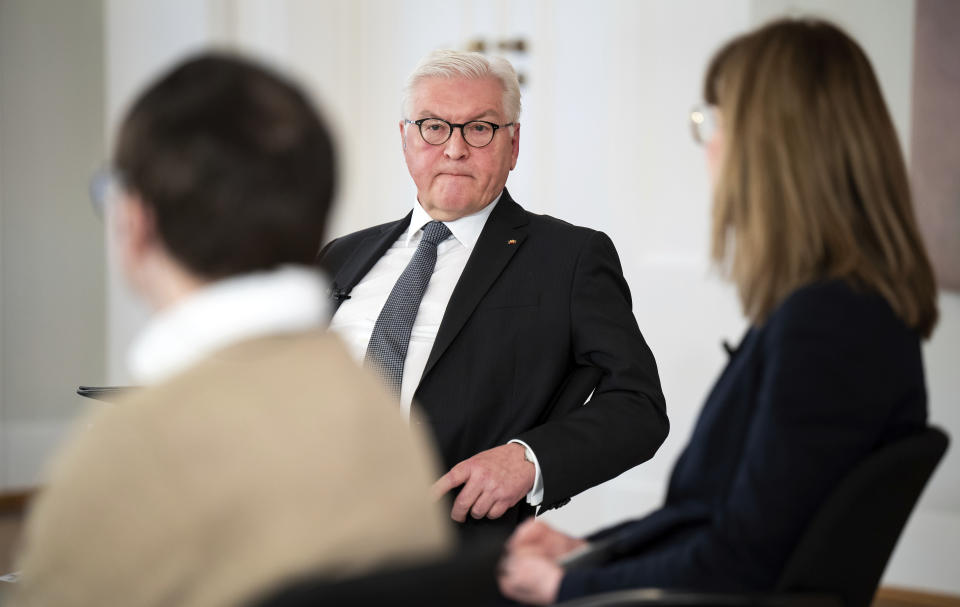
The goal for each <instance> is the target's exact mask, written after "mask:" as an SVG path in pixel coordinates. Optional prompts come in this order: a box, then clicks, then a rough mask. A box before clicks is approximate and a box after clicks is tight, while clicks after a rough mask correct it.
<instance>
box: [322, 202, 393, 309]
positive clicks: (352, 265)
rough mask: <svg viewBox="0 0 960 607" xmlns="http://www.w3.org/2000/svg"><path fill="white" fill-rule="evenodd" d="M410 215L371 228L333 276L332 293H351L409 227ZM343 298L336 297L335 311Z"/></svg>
mask: <svg viewBox="0 0 960 607" xmlns="http://www.w3.org/2000/svg"><path fill="white" fill-rule="evenodd" d="M410 215H411V213H407V214H406V216H404V217H403V218H402V219H399V220H397V221H394V222H392V223H386V224H383V225H382V226H380V227H379V229H374V230H370V233H369V234H367V236H366V237H364V239H363V240H361V241H360V242H359V243H357V246H356V247H354V250H353V251H354V252H353V254H352V255H351V256H350V258H349V259H348V260H347V261H346V262H345V263H344V264H343V265H342V266H340V269H339V270H338V271H337V273H336V274H334V275H333V276H332V277H331V287H330V289H331V293H334V294H335V295H336V294H343V295H346V294H349V293H350V291H352V290H353V287H355V286H357V283H358V282H360V279H362V278H363V277H364V276H366V275H367V272H369V271H370V268H372V267H373V266H374V264H376V263H377V261H378V260H379V259H380V258H381V257H383V254H384V253H386V251H387V249H389V248H390V246H391V245H392V244H393V243H394V242H396V240H397V238H399V237H400V235H401V234H402V233H403V231H404V230H406V229H407V226H408V225H409V224H410ZM343 299H344V297H339V296H335V297H334V304H333V305H334V309H333V312H336V311H337V309H338V308H339V307H340V304H341V303H343Z"/></svg>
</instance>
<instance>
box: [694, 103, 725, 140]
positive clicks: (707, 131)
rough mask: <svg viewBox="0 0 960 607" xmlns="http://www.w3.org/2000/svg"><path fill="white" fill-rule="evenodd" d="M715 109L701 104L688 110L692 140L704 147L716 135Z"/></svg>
mask: <svg viewBox="0 0 960 607" xmlns="http://www.w3.org/2000/svg"><path fill="white" fill-rule="evenodd" d="M717 127H718V120H717V108H716V107H714V106H712V105H707V104H705V103H701V104H698V105H695V106H694V107H693V109H692V110H690V130H691V131H692V132H693V140H694V141H696V142H697V143H699V144H700V145H706V144H707V143H708V142H709V141H710V140H711V139H713V136H714V135H716V134H717Z"/></svg>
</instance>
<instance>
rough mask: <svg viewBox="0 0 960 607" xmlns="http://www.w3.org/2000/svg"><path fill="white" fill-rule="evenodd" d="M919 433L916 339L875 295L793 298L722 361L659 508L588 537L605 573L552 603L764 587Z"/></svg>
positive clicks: (823, 291)
mask: <svg viewBox="0 0 960 607" xmlns="http://www.w3.org/2000/svg"><path fill="white" fill-rule="evenodd" d="M925 425H926V390H925V387H924V379H923V365H922V361H921V356H920V341H919V338H918V336H917V334H916V333H915V332H914V331H912V330H911V329H909V328H907V327H906V326H905V325H904V324H903V322H902V321H901V320H900V319H899V318H898V317H896V316H895V315H894V313H893V311H892V310H891V309H890V307H889V306H888V305H887V303H886V301H884V300H883V299H882V298H880V297H879V296H876V295H872V294H867V293H863V292H858V291H855V290H853V289H851V288H850V287H849V286H847V285H846V284H845V283H842V282H839V281H832V282H824V283H818V284H813V285H810V286H807V287H804V288H801V289H799V290H797V291H795V292H794V293H793V294H792V295H790V296H789V297H788V298H787V299H786V300H785V301H784V303H783V304H781V305H780V306H779V308H778V309H777V310H775V311H774V312H773V314H772V315H771V316H770V317H769V319H768V320H767V322H766V323H765V324H764V325H763V326H761V327H757V328H752V329H750V330H749V331H748V332H747V334H746V336H745V337H744V339H743V341H742V342H741V344H740V346H739V347H738V348H737V350H736V351H734V352H733V353H732V354H731V359H730V362H729V363H728V365H727V367H726V369H725V370H724V372H723V374H722V375H721V376H720V379H719V380H718V382H717V384H716V385H715V386H714V388H713V391H712V392H711V394H710V396H709V397H708V399H707V402H706V405H704V408H703V411H702V412H701V413H700V418H699V420H698V421H697V424H696V427H695V429H694V433H693V436H692V437H691V438H690V443H689V444H688V445H687V447H686V449H685V451H684V452H683V454H682V455H681V456H680V459H679V460H678V461H677V464H676V467H675V468H674V471H673V475H672V476H671V479H670V486H669V490H668V493H667V499H666V503H665V505H664V506H663V507H662V508H661V509H659V510H657V511H655V512H654V513H653V514H651V515H649V516H647V517H646V518H643V519H640V520H638V521H633V522H628V523H626V524H623V525H620V526H618V527H614V528H612V529H609V530H606V531H604V532H601V533H599V534H597V535H596V536H594V538H593V539H595V540H600V541H601V542H609V543H610V546H609V548H608V550H609V553H610V555H611V557H612V558H613V559H614V560H613V562H611V563H609V564H608V565H606V566H602V567H597V568H591V569H582V570H572V571H569V572H568V573H567V574H566V575H565V576H564V579H563V582H562V584H561V589H560V598H561V599H568V598H571V597H575V596H580V595H584V594H593V593H597V592H605V591H609V590H615V589H621V588H628V587H651V586H656V587H666V588H670V587H673V588H687V589H702V590H740V591H745V590H758V591H763V590H770V589H772V587H773V585H774V584H775V582H776V580H777V578H778V577H779V575H780V572H781V570H782V568H783V566H784V564H785V562H786V559H787V558H788V556H789V554H790V552H791V550H792V549H793V548H794V546H795V545H796V543H797V541H798V540H799V538H800V536H801V534H802V532H803V530H804V527H805V525H806V523H807V522H808V521H809V520H810V518H811V517H812V516H813V514H814V512H815V511H816V509H817V507H818V506H819V505H820V503H821V502H822V501H823V500H824V499H825V498H826V496H827V495H828V494H829V493H830V491H831V490H832V489H833V488H834V487H835V486H836V485H837V483H838V482H839V481H840V479H841V478H842V477H843V476H844V475H845V474H846V473H847V472H848V471H850V470H851V469H852V468H853V466H854V465H855V464H856V463H858V462H859V461H860V460H861V459H863V458H864V457H865V456H866V455H867V454H868V453H870V452H871V451H873V450H875V449H877V448H878V447H880V446H881V445H884V444H886V443H888V442H891V441H894V440H896V439H898V438H900V437H902V436H905V435H907V434H910V433H913V432H917V431H919V430H921V429H922V428H923V427H924V426H925Z"/></svg>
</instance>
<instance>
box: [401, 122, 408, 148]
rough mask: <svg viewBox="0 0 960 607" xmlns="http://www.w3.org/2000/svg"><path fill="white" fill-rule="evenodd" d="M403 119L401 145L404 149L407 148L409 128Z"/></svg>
mask: <svg viewBox="0 0 960 607" xmlns="http://www.w3.org/2000/svg"><path fill="white" fill-rule="evenodd" d="M406 126H407V125H406V124H405V123H404V121H403V120H401V121H400V145H401V147H403V149H404V151H406V149H407V129H406Z"/></svg>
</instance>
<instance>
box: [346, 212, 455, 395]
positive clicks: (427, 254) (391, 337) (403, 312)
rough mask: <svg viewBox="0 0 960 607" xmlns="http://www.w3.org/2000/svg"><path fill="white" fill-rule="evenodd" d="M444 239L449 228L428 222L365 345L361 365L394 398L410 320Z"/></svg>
mask: <svg viewBox="0 0 960 607" xmlns="http://www.w3.org/2000/svg"><path fill="white" fill-rule="evenodd" d="M448 236H450V228H448V227H447V226H445V225H443V224H442V223H440V222H439V221H431V222H430V223H428V224H427V225H425V226H424V227H423V240H421V241H420V244H419V246H417V250H416V252H415V253H414V254H413V259H411V260H410V263H409V264H407V267H406V268H405V269H404V270H403V274H401V275H400V278H398V279H397V284H395V285H393V290H392V291H390V297H388V298H387V303H385V304H383V309H382V310H380V316H378V317H377V322H376V324H374V325H373V333H371V334H370V342H369V343H367V354H366V356H365V357H364V360H363V363H364V365H366V366H368V367H371V368H372V369H374V371H376V372H377V373H378V374H379V375H380V377H381V379H382V380H383V382H384V383H385V384H386V385H387V387H388V388H389V389H390V390H391V392H392V393H393V395H394V396H396V397H399V396H400V384H401V382H402V380H403V363H404V361H405V360H406V358H407V346H409V345H410V331H411V330H412V329H413V321H414V320H415V319H416V318H417V310H419V309H420V300H421V299H423V292H424V291H426V290H427V284H429V283H430V276H431V275H432V274H433V267H434V266H435V265H436V263H437V245H438V244H440V243H441V242H443V241H444V240H446V239H447V237H448Z"/></svg>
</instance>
